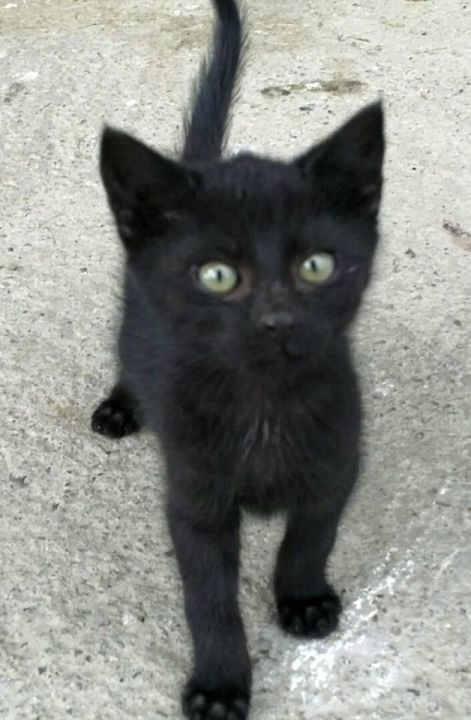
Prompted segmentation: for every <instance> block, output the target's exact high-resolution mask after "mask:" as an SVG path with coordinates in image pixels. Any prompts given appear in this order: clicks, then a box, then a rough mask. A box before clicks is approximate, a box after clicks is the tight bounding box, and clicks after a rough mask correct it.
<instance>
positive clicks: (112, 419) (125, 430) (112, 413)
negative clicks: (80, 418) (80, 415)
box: [92, 398, 140, 438]
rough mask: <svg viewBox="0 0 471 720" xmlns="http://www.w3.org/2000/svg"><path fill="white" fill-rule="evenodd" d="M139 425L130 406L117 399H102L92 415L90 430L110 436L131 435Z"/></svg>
mask: <svg viewBox="0 0 471 720" xmlns="http://www.w3.org/2000/svg"><path fill="white" fill-rule="evenodd" d="M139 427H140V426H139V423H138V421H137V420H136V418H135V417H134V412H133V410H132V408H130V407H129V405H128V404H126V403H121V402H120V401H119V400H113V399H111V398H109V399H108V400H104V401H103V402H102V403H100V405H98V407H97V409H96V410H95V412H94V413H93V415H92V430H93V431H94V432H97V433H100V435H106V436H107V437H110V438H122V437H124V436H125V435H131V434H132V433H135V432H137V431H138V430H139Z"/></svg>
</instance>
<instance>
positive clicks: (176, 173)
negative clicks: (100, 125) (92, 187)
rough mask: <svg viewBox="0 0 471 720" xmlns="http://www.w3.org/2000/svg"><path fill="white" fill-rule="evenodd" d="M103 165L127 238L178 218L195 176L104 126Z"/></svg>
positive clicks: (149, 233) (151, 233)
mask: <svg viewBox="0 0 471 720" xmlns="http://www.w3.org/2000/svg"><path fill="white" fill-rule="evenodd" d="M100 170H101V177H102V180H103V184H104V186H105V189H106V192H107V195H108V201H109V204H110V207H111V209H112V211H113V214H114V216H115V219H116V224H117V227H118V231H119V234H120V236H121V239H122V241H123V243H124V244H125V245H126V246H128V247H132V246H133V245H135V244H137V243H138V242H139V241H140V240H142V239H145V238H148V237H155V236H156V235H159V234H162V233H163V232H164V231H165V230H166V229H167V227H168V226H169V224H170V223H171V222H172V221H175V219H177V218H178V215H179V212H180V211H181V210H182V208H183V206H184V204H185V201H186V200H187V199H188V198H189V196H190V195H191V194H192V192H193V190H194V187H195V180H196V178H195V176H194V174H193V173H190V171H187V170H186V169H184V168H183V167H181V166H180V165H179V164H178V163H176V162H173V161H172V160H169V159H168V158H165V157H163V156H162V155H160V154H159V153H157V152H155V150H152V149H151V148H149V147H147V145H144V144H143V143H141V142H139V141H138V140H135V139H134V138H133V137H131V135H127V134H126V133H123V132H120V131H119V130H114V129H112V128H105V130H104V131H103V135H102V138H101V149H100Z"/></svg>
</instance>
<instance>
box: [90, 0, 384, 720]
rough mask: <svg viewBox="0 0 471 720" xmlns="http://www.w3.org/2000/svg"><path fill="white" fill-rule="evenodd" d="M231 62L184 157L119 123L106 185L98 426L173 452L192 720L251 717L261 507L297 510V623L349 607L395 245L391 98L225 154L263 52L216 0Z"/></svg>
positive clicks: (288, 586)
mask: <svg viewBox="0 0 471 720" xmlns="http://www.w3.org/2000/svg"><path fill="white" fill-rule="evenodd" d="M214 5H215V8H216V12H217V16H218V20H217V24H216V29H215V38H214V47H213V53H212V59H211V60H210V61H209V62H208V63H207V64H204V65H203V67H202V70H201V74H200V79H199V82H198V84H197V88H196V91H195V95H194V102H193V105H192V110H191V113H190V116H189V119H188V122H187V124H186V137H185V143H184V149H183V153H182V159H181V161H180V162H176V161H174V160H171V159H169V158H166V157H163V156H162V155H160V154H158V153H157V152H155V151H154V150H151V149H150V148H148V147H147V146H146V145H143V144H142V143H140V142H138V141H137V140H135V139H133V138H132V137H130V136H129V135H126V134H124V133H121V132H118V131H116V130H111V129H106V130H105V132H104V134H103V139H102V146H101V173H102V177H103V182H104V185H105V187H106V191H107V193H108V199H109V203H110V206H111V209H112V211H113V213H114V216H115V218H116V223H117V227H118V231H119V234H120V236H121V239H122V241H123V243H124V245H125V248H126V250H127V263H126V279H125V307H124V318H123V324H122V330H121V335H120V341H119V357H120V362H121V368H122V369H121V376H120V378H119V380H118V383H117V385H116V387H115V389H114V390H113V392H112V394H111V396H110V397H109V399H108V400H106V401H105V402H104V403H102V404H101V405H100V406H99V407H98V409H97V410H96V411H95V413H94V416H93V428H94V429H95V430H97V431H98V432H101V433H103V434H107V435H111V436H113V437H121V436H122V435H125V434H128V433H130V432H133V431H135V430H137V429H138V427H139V424H140V421H141V419H142V421H143V422H145V423H146V424H147V425H149V426H150V427H151V428H152V429H153V430H155V432H157V433H158V434H159V436H160V438H161V441H162V446H163V449H164V452H165V457H166V461H167V473H168V522H169V527H170V532H171V535H172V538H173V542H174V544H175V549H176V554H177V558H178V562H179V566H180V571H181V576H182V580H183V586H184V592H185V606H186V614H187V618H188V622H189V625H190V629H191V632H192V636H193V643H194V672H193V675H192V677H191V679H190V681H189V683H188V685H187V688H186V691H185V693H184V698H183V703H184V712H185V713H186V715H187V716H188V717H190V718H191V719H192V720H205V719H208V720H209V719H213V720H242V719H243V718H246V716H247V712H248V704H249V696H250V683H251V670H250V661H249V656H248V653H247V647H246V641H245V635H244V628H243V626H242V621H241V616H240V613H239V608H238V605H237V586H238V564H239V537H238V536H239V523H240V515H241V510H243V509H247V510H252V511H255V512H259V513H266V514H268V513H272V512H277V511H284V512H285V513H286V516H287V529H286V535H285V538H284V540H283V543H282V546H281V549H280V551H279V554H278V560H277V564H276V570H275V578H274V587H275V599H276V605H277V609H278V616H279V622H280V624H281V626H282V627H283V628H284V629H285V630H286V631H288V632H290V633H293V634H295V635H299V636H303V637H312V638H318V637H324V636H326V635H327V634H328V633H330V632H331V631H332V630H334V629H335V628H336V626H337V623H338V616H339V612H340V603H339V599H338V597H337V595H336V594H335V592H334V591H333V589H332V588H331V587H330V586H329V584H328V582H327V580H326V562H327V558H328V555H329V553H330V551H331V549H332V546H333V544H334V540H335V534H336V530H337V525H338V522H339V518H340V515H341V512H342V510H343V508H344V506H345V503H346V502H347V499H348V497H349V495H350V493H351V491H352V488H353V486H354V483H355V480H356V477H357V470H358V460H359V458H358V454H359V450H358V448H359V434H360V419H361V418H360V416H361V408H360V398H359V394H358V389H357V382H356V378H355V373H354V370H353V368H352V363H351V358H350V352H349V344H348V337H347V330H348V327H349V325H350V323H351V321H352V320H353V318H354V316H355V313H356V311H357V309H358V306H359V304H360V301H361V296H362V293H363V291H364V289H365V287H366V285H367V282H368V278H369V274H370V268H371V263H372V259H373V254H374V250H375V246H376V244H377V239H378V234H377V212H378V206H379V202H380V196H381V184H382V174H381V168H382V160H383V150H384V140H383V119H382V110H381V107H380V105H379V104H375V105H371V106H369V107H367V108H365V109H364V110H363V111H362V112H360V113H359V114H357V115H356V116H355V117H353V118H352V119H351V120H350V121H349V122H348V123H347V124H346V125H344V126H343V127H341V128H340V130H338V131H337V132H336V133H334V134H333V135H331V136H330V137H328V138H327V139H326V140H324V141H323V142H321V143H320V144H318V145H316V146H314V147H313V148H311V149H310V150H309V151H308V152H307V153H305V154H304V155H302V156H300V157H299V158H296V159H295V160H294V161H292V162H288V163H286V162H277V161H273V160H268V159H266V158H260V157H257V156H254V155H250V154H245V155H239V156H237V157H235V158H232V159H229V160H221V159H220V155H221V150H222V147H223V145H224V136H225V127H226V120H227V116H228V111H229V106H230V102H231V97H232V94H233V91H234V85H235V82H236V78H237V70H238V67H239V60H240V55H241V47H242V46H243V37H244V36H243V31H242V27H241V21H240V17H239V13H238V9H237V6H236V3H235V2H234V0H214Z"/></svg>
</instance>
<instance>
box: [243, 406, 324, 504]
mask: <svg viewBox="0 0 471 720" xmlns="http://www.w3.org/2000/svg"><path fill="white" fill-rule="evenodd" d="M316 435H318V429H317V428H316V423H315V420H314V417H313V416H312V414H310V413H309V411H308V408H307V407H302V406H299V404H297V403H294V404H291V405H290V404H285V405H284V406H283V404H275V403H271V402H265V403H260V405H259V407H257V408H256V409H255V411H253V412H252V414H251V415H250V414H246V415H245V416H244V414H243V413H242V414H241V415H240V416H239V418H238V427H237V429H236V430H235V433H234V436H235V438H237V445H238V447H237V448H235V452H234V456H233V461H234V462H233V469H234V477H235V481H236V485H237V487H238V489H239V494H240V497H241V500H242V502H243V503H244V504H246V505H247V506H249V507H253V508H256V509H259V510H261V511H271V510H273V509H276V508H277V507H278V506H283V505H284V504H285V503H286V498H287V497H288V496H289V494H290V493H292V492H293V490H294V489H295V487H296V486H297V485H299V484H300V483H301V484H302V483H303V482H304V480H305V478H306V476H307V475H311V476H312V475H313V473H314V472H315V467H314V458H313V456H312V448H313V445H314V444H315V443H316Z"/></svg>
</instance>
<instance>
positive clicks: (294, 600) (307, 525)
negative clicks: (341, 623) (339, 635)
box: [275, 508, 341, 638]
mask: <svg viewBox="0 0 471 720" xmlns="http://www.w3.org/2000/svg"><path fill="white" fill-rule="evenodd" d="M340 515H341V509H339V510H337V511H331V512H330V513H328V514H319V511H318V510H317V511H316V510H315V509H313V510H312V512H309V509H308V508H303V509H301V508H298V509H296V510H292V511H291V512H290V513H289V514H288V522H287V527H286V534H285V537H284V539H283V542H282V544H281V547H280V550H279V553H278V560H277V565H276V571H275V597H276V604H277V610H278V617H279V622H280V625H281V627H282V628H283V629H284V630H286V632H289V633H291V634H293V635H298V636H303V637H311V638H322V637H325V636H326V635H328V634H329V633H331V632H332V631H333V630H335V628H336V627H337V625H338V618H339V614H340V610H341V606H340V600H339V598H338V596H337V594H336V593H335V592H334V590H333V589H332V588H331V587H330V585H328V583H327V580H326V563H327V558H328V556H329V553H330V551H331V550H332V547H333V545H334V542H335V535H336V531H337V526H338V523H339V520H340Z"/></svg>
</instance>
